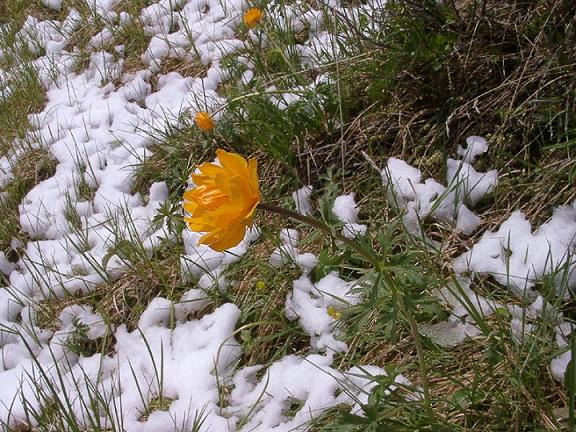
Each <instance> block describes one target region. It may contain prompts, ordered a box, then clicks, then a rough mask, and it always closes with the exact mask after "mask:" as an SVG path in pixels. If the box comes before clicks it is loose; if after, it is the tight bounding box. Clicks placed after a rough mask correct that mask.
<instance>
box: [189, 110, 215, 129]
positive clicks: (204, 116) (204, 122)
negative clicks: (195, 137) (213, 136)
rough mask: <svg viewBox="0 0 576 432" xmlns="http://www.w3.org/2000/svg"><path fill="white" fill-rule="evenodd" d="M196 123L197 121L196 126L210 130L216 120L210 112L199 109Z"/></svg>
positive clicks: (195, 118)
mask: <svg viewBox="0 0 576 432" xmlns="http://www.w3.org/2000/svg"><path fill="white" fill-rule="evenodd" d="M194 123H196V126H198V127H199V128H200V129H202V130H203V131H204V132H210V131H211V130H212V129H214V120H213V119H212V116H210V114H208V113H207V112H206V111H199V112H198V113H196V116H195V117H194Z"/></svg>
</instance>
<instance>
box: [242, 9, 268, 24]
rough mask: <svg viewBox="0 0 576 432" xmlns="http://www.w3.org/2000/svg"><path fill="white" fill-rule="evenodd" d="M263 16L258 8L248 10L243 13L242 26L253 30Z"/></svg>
mask: <svg viewBox="0 0 576 432" xmlns="http://www.w3.org/2000/svg"><path fill="white" fill-rule="evenodd" d="M263 15H264V14H263V13H262V11H261V10H260V9H258V8H250V9H248V10H247V11H246V12H245V13H244V25H246V27H248V28H254V27H256V26H257V25H258V23H259V22H260V21H261V20H262V16H263Z"/></svg>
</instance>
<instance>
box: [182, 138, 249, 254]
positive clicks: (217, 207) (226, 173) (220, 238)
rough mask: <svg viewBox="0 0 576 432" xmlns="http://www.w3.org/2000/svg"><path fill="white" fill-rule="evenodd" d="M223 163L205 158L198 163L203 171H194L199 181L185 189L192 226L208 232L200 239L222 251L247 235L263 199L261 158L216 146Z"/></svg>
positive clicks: (193, 177) (201, 242)
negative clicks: (253, 157)
mask: <svg viewBox="0 0 576 432" xmlns="http://www.w3.org/2000/svg"><path fill="white" fill-rule="evenodd" d="M216 156H217V157H218V161H219V163H220V164H219V165H217V164H215V163H211V162H205V163H203V164H201V165H198V169H199V170H200V173H199V174H192V176H191V177H192V181H193V182H194V184H195V185H196V187H195V188H193V189H190V190H188V191H186V192H185V193H184V210H186V211H187V212H188V213H189V216H187V217H185V218H184V220H185V221H186V223H187V224H188V228H190V229H191V230H192V231H196V232H205V233H206V234H205V235H203V236H202V237H201V238H200V240H199V243H200V244H205V245H208V246H210V247H211V248H212V249H214V250H216V251H218V252H222V251H224V250H226V249H230V248H231V247H234V246H236V245H237V244H238V243H240V242H241V241H242V239H243V238H244V234H245V233H246V228H247V227H252V217H253V215H254V211H255V210H256V207H257V206H258V203H259V202H260V189H259V187H258V172H257V168H258V165H257V162H256V160H255V159H250V160H248V161H247V160H246V159H244V158H243V157H242V156H240V155H239V154H237V153H230V152H227V151H225V150H222V149H218V150H216Z"/></svg>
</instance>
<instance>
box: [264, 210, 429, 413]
mask: <svg viewBox="0 0 576 432" xmlns="http://www.w3.org/2000/svg"><path fill="white" fill-rule="evenodd" d="M258 208H259V209H261V210H264V211H268V212H271V213H276V214H277V215H280V216H283V217H286V218H289V219H292V220H295V221H297V222H302V223H304V224H306V225H309V226H312V227H314V228H317V229H319V230H320V231H322V232H324V233H326V234H328V235H329V236H330V237H332V238H334V239H336V240H340V241H341V242H342V243H344V244H346V245H347V246H348V247H350V248H351V249H352V250H354V251H355V252H357V253H358V254H359V255H361V256H363V257H364V258H365V259H366V260H368V262H370V263H371V264H372V265H373V266H374V267H375V269H376V271H378V272H379V273H380V275H381V276H382V280H383V281H384V283H385V284H386V285H387V286H388V289H389V290H390V291H391V292H392V294H393V296H394V300H395V301H396V303H398V305H399V306H400V309H401V311H402V314H403V315H404V317H405V319H406V321H408V325H409V327H410V332H411V333H412V337H413V338H414V345H415V348H416V353H417V355H418V363H419V366H420V376H421V379H422V389H423V392H424V404H425V406H426V409H427V411H428V413H429V414H430V415H431V416H432V417H435V415H434V411H433V410H432V404H431V402H430V383H429V381H428V373H427V370H426V364H425V362H424V348H423V346H422V339H421V337H420V332H419V331H418V323H417V322H416V320H415V319H414V316H413V315H412V313H411V311H410V310H409V309H408V308H407V307H406V304H405V302H404V297H403V296H402V293H401V292H400V290H399V288H398V287H397V286H396V282H395V281H394V278H393V277H392V275H391V273H390V271H389V270H388V269H386V267H385V266H384V263H383V261H382V259H381V258H380V257H378V256H377V255H376V254H375V253H374V252H373V251H371V250H367V249H366V248H363V247H362V245H360V244H359V243H357V242H355V241H354V240H351V239H349V238H347V237H345V236H343V235H342V234H341V233H339V232H338V231H336V230H334V229H332V228H331V227H329V226H328V225H326V224H325V223H324V222H322V221H321V220H318V219H316V218H313V217H310V216H305V215H303V214H300V213H297V212H295V211H292V210H288V209H285V208H282V207H278V206H275V205H273V204H268V203H259V204H258Z"/></svg>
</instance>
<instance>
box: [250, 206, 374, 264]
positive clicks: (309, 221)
mask: <svg viewBox="0 0 576 432" xmlns="http://www.w3.org/2000/svg"><path fill="white" fill-rule="evenodd" d="M258 208H259V209H261V210H264V211H269V212H272V213H276V214H277V215H280V216H284V217H287V218H290V219H292V220H295V221H297V222H302V223H304V224H306V225H309V226H313V227H314V228H318V229H319V230H320V231H323V232H325V233H326V234H328V235H329V236H330V237H332V238H334V239H336V240H340V241H341V242H342V243H345V244H346V246H349V247H350V248H351V249H353V250H354V251H356V252H358V253H359V254H360V255H362V256H363V257H364V258H366V259H367V260H368V261H369V262H370V263H371V264H373V265H374V266H375V267H376V268H378V269H379V268H380V267H381V263H380V260H379V259H378V257H377V256H376V255H374V254H373V253H371V252H370V251H367V250H366V249H364V248H363V247H362V246H360V245H359V244H358V243H356V242H355V241H353V240H350V239H349V238H347V237H344V236H343V235H342V234H340V233H339V232H338V231H336V230H334V229H332V228H330V227H329V226H328V225H326V224H325V223H324V222H322V221H320V220H318V219H316V218H313V217H310V216H305V215H303V214H300V213H296V212H295V211H292V210H287V209H285V208H282V207H278V206H275V205H273V204H267V203H260V204H258Z"/></svg>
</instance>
